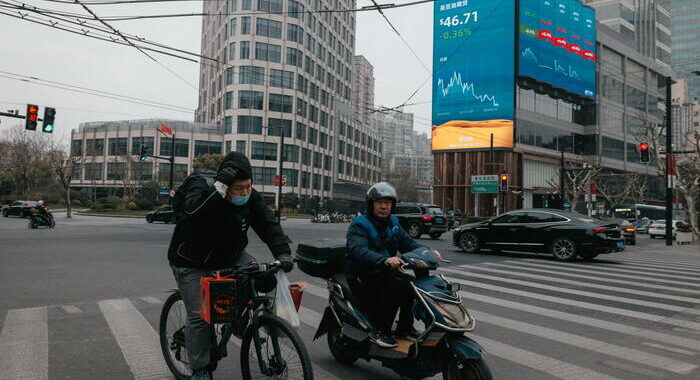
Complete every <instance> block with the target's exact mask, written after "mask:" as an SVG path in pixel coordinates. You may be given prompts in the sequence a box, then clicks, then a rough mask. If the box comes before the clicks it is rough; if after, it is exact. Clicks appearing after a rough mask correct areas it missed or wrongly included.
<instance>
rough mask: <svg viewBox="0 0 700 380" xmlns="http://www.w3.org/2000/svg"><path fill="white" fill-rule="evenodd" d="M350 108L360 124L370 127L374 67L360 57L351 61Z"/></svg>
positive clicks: (372, 105) (372, 108)
mask: <svg viewBox="0 0 700 380" xmlns="http://www.w3.org/2000/svg"><path fill="white" fill-rule="evenodd" d="M353 67H354V70H353V79H352V108H353V109H354V110H355V117H356V118H357V119H358V120H359V122H360V123H362V124H365V125H370V123H371V122H372V113H373V110H374V67H373V66H372V64H371V63H369V61H368V60H367V58H365V57H364V56H362V55H356V56H355V58H354V60H353Z"/></svg>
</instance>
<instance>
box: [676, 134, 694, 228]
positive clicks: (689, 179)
mask: <svg viewBox="0 0 700 380" xmlns="http://www.w3.org/2000/svg"><path fill="white" fill-rule="evenodd" d="M683 149H684V150H695V153H688V154H681V155H678V156H677V161H676V170H677V174H678V175H677V180H676V181H677V184H678V190H679V191H680V193H681V195H683V198H684V199H685V208H686V211H687V213H688V218H689V219H690V226H691V227H692V228H693V232H694V233H695V235H696V236H700V225H698V224H699V223H700V221H698V211H700V210H698V203H699V202H700V132H699V131H696V132H694V133H691V134H689V135H688V136H685V138H684V139H683Z"/></svg>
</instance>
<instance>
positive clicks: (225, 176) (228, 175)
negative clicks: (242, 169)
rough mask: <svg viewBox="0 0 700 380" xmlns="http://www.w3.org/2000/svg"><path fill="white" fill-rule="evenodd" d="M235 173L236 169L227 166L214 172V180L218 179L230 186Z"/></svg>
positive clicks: (236, 172)
mask: <svg viewBox="0 0 700 380" xmlns="http://www.w3.org/2000/svg"><path fill="white" fill-rule="evenodd" d="M236 174H238V169H236V168H232V167H230V166H227V167H225V168H223V169H221V170H219V172H218V173H216V177H214V181H219V182H221V183H223V184H224V185H226V186H231V184H232V183H233V180H234V179H236Z"/></svg>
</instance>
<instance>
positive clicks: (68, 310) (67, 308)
mask: <svg viewBox="0 0 700 380" xmlns="http://www.w3.org/2000/svg"><path fill="white" fill-rule="evenodd" d="M58 310H60V311H62V312H63V313H64V314H79V313H82V312H83V311H82V310H80V309H78V307H77V306H75V305H62V306H59V307H58Z"/></svg>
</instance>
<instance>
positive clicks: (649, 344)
mask: <svg viewBox="0 0 700 380" xmlns="http://www.w3.org/2000/svg"><path fill="white" fill-rule="evenodd" d="M642 346H647V347H651V348H658V349H659V350H664V351H669V352H674V353H676V354H681V355H687V356H695V352H693V351H688V350H684V349H681V348H676V347H669V346H664V345H663V344H658V343H653V342H644V343H642Z"/></svg>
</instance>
